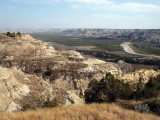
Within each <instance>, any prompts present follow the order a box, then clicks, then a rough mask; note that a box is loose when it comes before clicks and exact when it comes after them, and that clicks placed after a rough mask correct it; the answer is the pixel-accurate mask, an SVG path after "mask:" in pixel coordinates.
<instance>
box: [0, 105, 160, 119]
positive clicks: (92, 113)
mask: <svg viewBox="0 0 160 120" xmlns="http://www.w3.org/2000/svg"><path fill="white" fill-rule="evenodd" d="M159 119H160V117H157V116H154V115H151V114H141V113H137V112H134V111H130V110H125V109H123V108H120V107H119V106H117V105H115V104H90V105H76V106H69V107H63V108H62V107H59V108H52V109H40V110H36V111H32V110H31V111H26V112H14V113H1V114H0V120H159Z"/></svg>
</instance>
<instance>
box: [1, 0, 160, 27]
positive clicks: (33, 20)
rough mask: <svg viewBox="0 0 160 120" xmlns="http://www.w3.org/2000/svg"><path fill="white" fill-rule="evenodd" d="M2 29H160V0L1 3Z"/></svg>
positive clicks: (13, 0)
mask: <svg viewBox="0 0 160 120" xmlns="http://www.w3.org/2000/svg"><path fill="white" fill-rule="evenodd" d="M0 15H1V16H0V28H111V29H160V0H0Z"/></svg>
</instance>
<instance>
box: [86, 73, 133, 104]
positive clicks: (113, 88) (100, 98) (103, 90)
mask: <svg viewBox="0 0 160 120" xmlns="http://www.w3.org/2000/svg"><path fill="white" fill-rule="evenodd" d="M131 93H132V90H131V88H130V86H129V84H127V83H123V82H121V81H120V80H118V79H115V78H114V76H113V75H111V74H110V73H108V74H106V76H105V77H104V78H103V79H101V80H100V82H98V81H96V80H92V81H91V82H90V83H89V88H88V89H87V90H86V91H85V101H86V103H92V102H100V103H101V102H112V101H115V100H116V98H123V99H128V98H129V96H130V95H131Z"/></svg>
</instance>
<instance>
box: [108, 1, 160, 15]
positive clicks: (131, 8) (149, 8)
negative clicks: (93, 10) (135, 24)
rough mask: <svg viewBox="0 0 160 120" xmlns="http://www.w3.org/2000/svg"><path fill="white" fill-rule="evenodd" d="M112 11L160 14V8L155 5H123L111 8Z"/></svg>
mask: <svg viewBox="0 0 160 120" xmlns="http://www.w3.org/2000/svg"><path fill="white" fill-rule="evenodd" d="M111 9H112V10H121V11H128V12H135V13H137V12H138V13H139V12H141V13H142V12H147V13H153V12H160V7H159V6H157V5H153V4H142V3H123V4H120V5H113V6H111Z"/></svg>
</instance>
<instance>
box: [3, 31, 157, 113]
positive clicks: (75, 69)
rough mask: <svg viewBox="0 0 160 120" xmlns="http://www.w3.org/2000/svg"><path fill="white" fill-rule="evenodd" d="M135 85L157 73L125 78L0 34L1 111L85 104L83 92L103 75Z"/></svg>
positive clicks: (108, 67)
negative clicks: (42, 103) (41, 103)
mask: <svg viewBox="0 0 160 120" xmlns="http://www.w3.org/2000/svg"><path fill="white" fill-rule="evenodd" d="M108 72H110V73H112V74H113V75H114V76H115V77H116V78H118V79H120V80H123V81H124V82H129V83H131V84H132V85H135V84H136V83H137V82H138V79H139V78H142V79H143V80H144V82H145V83H146V82H147V81H148V79H149V77H151V76H157V75H158V74H159V73H160V72H159V71H154V70H138V71H135V72H133V73H127V74H124V73H122V71H121V70H120V69H119V68H115V67H114V66H113V65H112V64H111V63H107V62H105V61H102V60H98V59H96V58H86V57H84V56H82V55H81V54H80V53H78V52H76V51H72V50H69V51H66V50H61V51H56V50H55V49H54V48H53V47H52V46H50V45H48V44H47V43H45V42H42V41H40V40H36V39H34V38H32V37H31V36H29V35H27V34H21V35H16V36H15V37H8V36H7V35H5V34H0V111H9V112H11V111H15V110H20V109H21V108H22V105H23V103H26V104H27V103H30V104H31V105H32V106H33V107H35V108H36V107H37V106H36V100H37V99H38V98H44V99H47V98H50V99H54V98H57V99H58V102H59V103H60V105H62V106H68V105H71V104H83V103H84V90H85V89H87V87H88V83H89V82H90V81H91V80H92V79H97V80H100V79H101V78H103V76H104V75H105V74H106V73H108Z"/></svg>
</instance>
